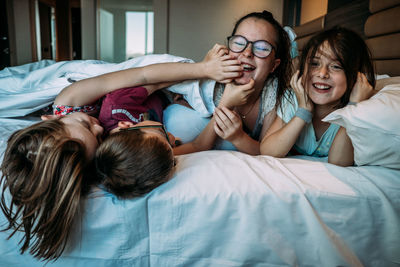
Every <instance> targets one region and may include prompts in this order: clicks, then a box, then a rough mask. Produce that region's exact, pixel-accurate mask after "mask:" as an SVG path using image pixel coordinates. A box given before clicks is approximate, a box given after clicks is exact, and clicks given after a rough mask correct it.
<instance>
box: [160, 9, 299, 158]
mask: <svg viewBox="0 0 400 267" xmlns="http://www.w3.org/2000/svg"><path fill="white" fill-rule="evenodd" d="M227 49H228V51H229V55H230V56H232V57H234V58H235V59H237V60H238V61H239V62H240V65H241V66H242V68H243V71H242V72H241V75H240V77H237V78H235V79H234V80H233V81H232V82H231V83H228V84H217V86H216V87H215V91H214V104H215V106H216V108H215V112H214V116H213V117H212V118H211V119H207V118H201V117H200V116H199V115H198V114H197V113H196V112H195V111H193V110H190V109H188V108H186V107H183V106H179V105H170V106H169V107H167V109H166V110H165V111H164V124H165V125H166V127H167V129H168V130H169V131H170V132H172V133H173V134H175V135H176V136H179V137H180V138H182V141H183V142H184V143H188V142H191V143H190V145H189V146H186V147H182V148H179V147H178V148H177V150H179V151H177V153H188V152H193V151H200V150H207V149H211V148H213V147H216V148H219V149H232V150H239V151H242V152H245V153H248V154H253V155H257V154H260V141H261V139H262V138H263V137H264V135H265V133H266V131H267V129H268V128H269V127H270V125H271V123H272V121H273V120H274V118H275V114H276V108H277V107H279V106H280V103H281V102H282V97H283V95H284V93H285V90H286V88H288V86H289V79H290V77H291V59H290V40H289V37H288V35H287V33H286V32H285V30H284V29H283V28H282V26H281V25H280V24H279V23H278V22H277V21H276V20H275V19H274V18H273V16H272V14H271V13H270V12H268V11H263V12H255V13H250V14H248V15H246V16H244V17H242V18H241V19H239V20H238V21H237V23H236V24H235V27H234V29H233V32H232V35H231V36H230V37H228V47H227ZM200 133H201V134H200ZM199 134H200V135H199ZM196 136H198V137H197V138H196ZM218 137H219V138H218ZM221 139H224V140H227V141H228V142H221ZM193 140H194V141H193ZM210 143H211V145H209V144H210ZM214 145H215V146H214Z"/></svg>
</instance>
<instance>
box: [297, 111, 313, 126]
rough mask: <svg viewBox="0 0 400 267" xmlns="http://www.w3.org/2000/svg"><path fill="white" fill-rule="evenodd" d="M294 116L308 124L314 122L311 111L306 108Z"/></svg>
mask: <svg viewBox="0 0 400 267" xmlns="http://www.w3.org/2000/svg"><path fill="white" fill-rule="evenodd" d="M294 115H295V116H296V117H299V118H300V119H302V120H303V121H305V122H306V123H310V122H311V120H312V116H313V114H312V113H311V112H310V111H308V110H307V109H304V108H298V109H297V111H296V113H295V114H294Z"/></svg>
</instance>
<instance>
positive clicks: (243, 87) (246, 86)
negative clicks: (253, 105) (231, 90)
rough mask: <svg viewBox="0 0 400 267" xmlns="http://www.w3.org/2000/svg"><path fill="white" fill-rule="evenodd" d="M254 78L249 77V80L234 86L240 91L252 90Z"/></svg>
mask: <svg viewBox="0 0 400 267" xmlns="http://www.w3.org/2000/svg"><path fill="white" fill-rule="evenodd" d="M254 83H255V81H254V79H252V78H250V80H249V82H248V83H246V84H241V85H236V87H237V88H238V89H240V90H242V91H253V90H255V88H254Z"/></svg>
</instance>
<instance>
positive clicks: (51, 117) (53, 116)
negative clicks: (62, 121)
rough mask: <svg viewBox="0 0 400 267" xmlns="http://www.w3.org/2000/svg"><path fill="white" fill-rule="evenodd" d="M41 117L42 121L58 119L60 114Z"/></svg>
mask: <svg viewBox="0 0 400 267" xmlns="http://www.w3.org/2000/svg"><path fill="white" fill-rule="evenodd" d="M40 118H41V119H42V121H47V120H51V119H57V118H58V116H57V115H42V116H40Z"/></svg>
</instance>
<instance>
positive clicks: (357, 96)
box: [349, 72, 374, 103]
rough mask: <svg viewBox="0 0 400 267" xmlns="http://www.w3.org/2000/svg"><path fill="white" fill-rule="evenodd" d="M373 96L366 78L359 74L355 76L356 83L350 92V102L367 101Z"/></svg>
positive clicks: (372, 89)
mask: <svg viewBox="0 0 400 267" xmlns="http://www.w3.org/2000/svg"><path fill="white" fill-rule="evenodd" d="M373 95H374V88H373V87H372V86H371V84H369V82H368V79H367V77H366V76H365V75H364V74H363V73H361V72H359V73H358V74H357V82H356V84H355V85H354V87H353V90H351V94H350V99H349V101H350V102H354V103H358V102H361V101H363V100H366V99H369V98H370V97H371V96H373Z"/></svg>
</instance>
